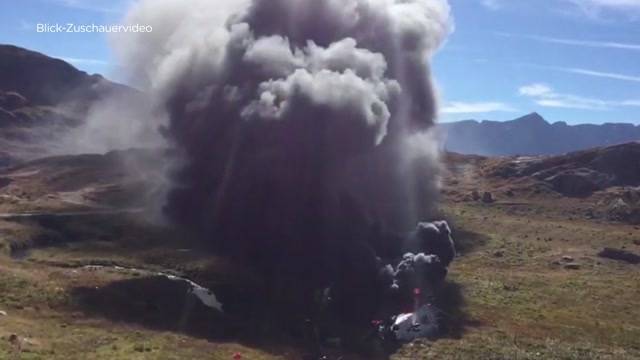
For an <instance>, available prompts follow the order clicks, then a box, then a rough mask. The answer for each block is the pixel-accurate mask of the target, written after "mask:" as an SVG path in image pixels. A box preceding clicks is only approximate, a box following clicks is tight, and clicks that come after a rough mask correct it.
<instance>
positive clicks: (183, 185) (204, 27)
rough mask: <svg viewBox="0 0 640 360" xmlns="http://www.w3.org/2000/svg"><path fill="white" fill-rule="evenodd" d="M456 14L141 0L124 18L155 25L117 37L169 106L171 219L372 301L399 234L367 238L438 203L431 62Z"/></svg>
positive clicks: (383, 4)
mask: <svg viewBox="0 0 640 360" xmlns="http://www.w3.org/2000/svg"><path fill="white" fill-rule="evenodd" d="M449 12H450V9H449V5H448V3H447V1H446V0H216V1H207V0H192V1H189V2H184V1H180V0H153V1H151V0H142V1H140V2H138V3H137V4H136V5H135V6H134V7H133V8H132V9H131V10H130V12H129V13H128V15H127V17H126V19H125V23H127V24H145V25H151V26H152V27H153V29H154V30H153V33H151V34H149V33H144V34H142V33H141V34H120V35H119V36H120V37H121V38H119V39H116V41H114V43H115V44H116V46H117V49H116V50H117V52H118V54H119V56H120V57H121V63H123V64H127V66H128V67H129V68H130V70H131V72H130V75H131V77H132V81H133V82H134V83H135V84H136V85H137V86H138V87H139V88H141V89H144V90H145V91H146V92H148V93H149V94H150V95H151V97H152V99H153V100H152V102H153V104H154V106H155V107H157V108H158V109H164V110H165V111H166V112H167V114H168V118H169V122H168V125H167V126H166V127H165V128H164V129H163V133H164V134H165V137H166V139H167V141H168V142H169V143H170V145H171V147H172V148H174V149H175V156H176V157H177V158H178V160H179V161H178V162H176V164H178V165H177V166H176V169H175V171H174V172H173V173H172V174H171V179H172V181H173V184H174V186H173V190H172V191H171V194H170V195H169V198H168V199H167V204H166V213H167V215H168V216H169V218H170V219H171V220H173V221H174V222H176V223H177V224H180V225H183V226H185V228H187V229H190V230H191V234H193V235H194V236H198V237H202V238H203V239H205V240H206V241H207V242H208V243H210V244H211V245H212V246H213V247H215V248H216V249H217V250H219V251H224V252H227V253H229V254H232V255H237V256H241V257H243V258H245V259H250V261H254V262H255V263H256V264H257V265H258V266H260V267H261V268H262V269H263V270H264V272H265V274H267V275H272V276H273V278H275V279H279V278H282V277H283V276H284V277H298V278H302V279H304V280H305V281H304V282H303V283H301V285H300V287H309V291H308V293H311V290H313V289H315V288H318V287H320V286H323V285H328V284H333V285H335V286H337V287H341V288H342V291H338V290H336V292H338V293H340V292H341V293H342V294H343V296H342V297H341V298H342V299H345V300H344V301H345V302H347V301H348V302H352V303H353V304H352V305H355V306H349V304H346V303H345V304H343V306H342V308H344V309H347V308H350V309H353V308H361V309H362V310H361V311H362V312H366V311H367V309H366V306H360V305H362V304H363V303H362V302H361V300H362V299H363V298H364V297H366V296H369V295H371V293H368V292H367V290H366V289H367V288H368V287H369V283H368V282H367V281H369V282H371V286H372V287H373V286H374V285H375V284H374V283H375V281H376V280H375V278H376V276H377V274H378V272H379V269H378V267H377V266H378V265H377V261H376V256H385V254H383V253H381V252H383V250H381V249H382V248H384V247H385V246H388V244H386V245H385V246H379V245H380V244H379V243H380V241H378V243H377V244H374V243H376V241H373V240H372V239H374V238H376V239H383V238H386V237H385V235H384V234H393V233H401V232H408V231H410V230H411V229H413V228H415V225H416V224H417V223H418V222H419V221H421V220H424V219H425V218H427V217H428V216H429V214H430V211H431V210H432V207H433V206H434V204H435V196H436V193H437V186H438V169H439V165H438V144H437V143H436V141H435V140H433V137H432V135H431V132H430V129H431V127H432V125H433V123H434V118H435V116H436V107H437V105H436V98H435V95H434V90H433V87H432V84H431V76H430V70H429V61H430V58H431V56H432V54H433V53H434V51H436V50H437V48H438V47H439V46H440V44H441V43H442V42H443V40H444V39H445V37H446V36H447V35H448V33H449V31H450V29H451V21H450V14H449ZM388 238H393V236H391V237H388ZM401 245H402V244H397V246H401ZM415 261H416V262H419V261H422V260H421V258H416V260H415ZM371 274H373V276H370V275H371ZM363 279H365V280H363ZM337 283H339V284H338V285H336V284H337ZM350 286H351V287H352V288H353V290H349V287H350ZM277 288H278V286H277V284H276V285H274V289H277ZM363 289H364V290H363ZM298 290H300V289H298ZM274 291H278V290H274ZM283 291H284V292H286V291H287V290H286V289H285V290H283ZM301 293H302V294H304V292H301ZM298 297H301V296H298ZM302 297H304V295H302ZM301 301H302V300H301ZM372 306H373V305H372ZM345 312H346V311H345ZM345 316H347V317H348V316H350V315H349V314H345ZM353 316H357V315H353ZM363 316H364V315H363Z"/></svg>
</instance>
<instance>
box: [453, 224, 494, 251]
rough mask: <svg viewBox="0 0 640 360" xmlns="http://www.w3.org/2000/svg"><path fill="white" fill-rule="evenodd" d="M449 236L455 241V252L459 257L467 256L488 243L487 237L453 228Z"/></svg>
mask: <svg viewBox="0 0 640 360" xmlns="http://www.w3.org/2000/svg"><path fill="white" fill-rule="evenodd" d="M451 236H452V237H453V240H454V241H455V244H456V251H457V252H458V253H459V254H461V255H464V254H467V253H469V252H471V251H473V250H475V249H476V248H478V247H481V246H484V245H486V244H487V243H488V242H489V237H488V236H487V235H484V234H480V233H476V232H472V231H466V230H463V229H460V228H455V227H454V228H453V229H452V230H451Z"/></svg>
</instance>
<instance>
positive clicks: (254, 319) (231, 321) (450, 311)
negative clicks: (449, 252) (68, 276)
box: [71, 276, 475, 354]
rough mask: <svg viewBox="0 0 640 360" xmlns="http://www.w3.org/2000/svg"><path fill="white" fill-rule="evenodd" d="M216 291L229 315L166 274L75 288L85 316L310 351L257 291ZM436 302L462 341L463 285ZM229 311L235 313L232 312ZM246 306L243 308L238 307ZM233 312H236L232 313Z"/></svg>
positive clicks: (449, 332)
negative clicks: (208, 305)
mask: <svg viewBox="0 0 640 360" xmlns="http://www.w3.org/2000/svg"><path fill="white" fill-rule="evenodd" d="M214 292H215V294H216V296H217V297H218V299H219V300H220V301H221V302H222V303H223V304H227V306H225V309H226V310H227V313H226V314H222V313H219V312H217V311H215V310H213V309H210V308H209V307H207V306H205V305H203V304H202V303H201V302H200V300H199V299H197V298H196V297H195V296H193V295H191V294H189V292H188V285H187V284H186V283H184V282H181V281H173V280H170V279H168V278H166V277H164V276H153V277H145V278H136V279H128V280H119V281H114V282H112V283H109V284H107V285H105V286H102V287H98V288H96V287H76V288H74V289H73V290H72V291H71V295H72V298H73V300H74V304H75V305H76V306H78V307H79V308H80V309H81V310H82V311H83V312H84V313H85V314H87V315H89V316H97V317H103V318H106V319H109V320H110V321H113V322H124V323H133V324H138V325H141V326H144V327H146V328H149V329H153V330H157V331H172V332H179V333H184V334H188V335H190V336H193V337H198V338H203V339H207V340H216V341H232V342H239V343H242V344H244V345H246V346H249V347H253V348H256V349H260V350H262V351H266V352H270V353H272V354H282V353H284V350H285V349H288V350H290V349H292V348H295V349H298V350H300V349H306V348H307V345H308V344H307V343H306V341H305V340H304V339H300V334H297V337H296V334H287V332H286V330H284V329H283V328H284V327H285V326H286V324H284V323H282V322H284V320H282V319H277V318H274V317H273V315H270V313H272V311H271V312H270V311H269V309H267V308H266V307H265V305H264V303H265V302H264V301H260V299H262V297H261V296H260V295H259V294H258V293H257V292H256V291H255V290H250V289H245V290H244V292H242V293H241V292H239V291H238V290H237V289H236V290H231V289H228V288H224V287H220V288H215V289H214ZM439 298H440V299H441V300H440V301H438V303H437V306H438V307H439V308H440V309H441V310H442V312H443V319H442V320H443V324H444V329H443V330H444V331H443V337H446V338H454V339H458V338H460V337H462V335H463V334H464V332H465V329H466V328H467V327H468V326H474V325H475V324H474V323H473V322H472V321H471V320H470V319H469V316H468V314H467V313H466V312H465V310H464V304H465V302H464V298H463V294H462V288H461V287H460V286H459V285H458V284H456V283H453V282H446V283H445V284H444V285H443V288H442V289H441V293H440V296H439ZM229 309H231V311H228V310H229ZM240 309H242V311H240ZM231 312H232V314H231Z"/></svg>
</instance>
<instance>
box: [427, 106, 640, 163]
mask: <svg viewBox="0 0 640 360" xmlns="http://www.w3.org/2000/svg"><path fill="white" fill-rule="evenodd" d="M439 130H440V132H441V133H442V136H443V137H444V138H445V149H446V150H447V151H452V152H457V153H461V154H476V155H485V156H511V155H557V154H564V153H568V152H572V151H578V150H584V149H588V148H594V147H601V146H610V145H616V144H622V143H626V142H632V141H638V140H640V125H634V124H631V123H604V124H601V125H596V124H577V125H568V124H567V123H566V122H564V121H557V122H554V123H550V122H548V121H547V120H545V119H544V117H542V116H541V115H540V114H538V113H536V112H533V113H530V114H527V115H525V116H522V117H519V118H516V119H513V120H509V121H492V120H481V121H478V120H462V121H457V122H450V123H441V124H439Z"/></svg>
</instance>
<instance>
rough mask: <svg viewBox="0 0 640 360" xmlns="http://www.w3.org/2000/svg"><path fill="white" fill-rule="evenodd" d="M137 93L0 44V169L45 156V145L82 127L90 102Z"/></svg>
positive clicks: (136, 94) (37, 55)
mask: <svg viewBox="0 0 640 360" xmlns="http://www.w3.org/2000/svg"><path fill="white" fill-rule="evenodd" d="M116 94H117V95H121V96H125V97H134V96H139V94H138V92H137V91H135V90H133V89H131V88H129V87H126V86H124V85H119V84H116V83H113V82H111V81H108V80H106V79H104V78H103V77H102V76H100V75H89V74H87V73H85V72H83V71H80V70H78V69H76V68H75V67H73V66H72V65H70V64H68V63H66V62H64V61H62V60H59V59H54V58H51V57H48V56H46V55H43V54H40V53H38V52H34V51H30V50H27V49H23V48H19V47H16V46H12V45H0V167H3V166H8V165H11V164H15V163H16V162H20V161H23V160H31V159H35V158H39V157H43V156H46V155H48V151H47V150H48V149H47V147H48V145H45V143H47V144H51V143H53V142H55V139H56V137H57V136H58V135H60V134H63V133H64V132H65V131H68V130H69V128H72V127H75V126H78V125H79V124H81V123H82V122H83V121H84V119H85V117H86V115H87V112H88V111H89V109H90V108H91V106H92V104H94V103H95V102H96V101H98V100H100V99H104V98H106V97H108V96H111V95H116Z"/></svg>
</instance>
